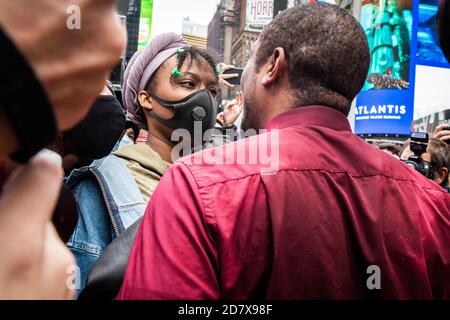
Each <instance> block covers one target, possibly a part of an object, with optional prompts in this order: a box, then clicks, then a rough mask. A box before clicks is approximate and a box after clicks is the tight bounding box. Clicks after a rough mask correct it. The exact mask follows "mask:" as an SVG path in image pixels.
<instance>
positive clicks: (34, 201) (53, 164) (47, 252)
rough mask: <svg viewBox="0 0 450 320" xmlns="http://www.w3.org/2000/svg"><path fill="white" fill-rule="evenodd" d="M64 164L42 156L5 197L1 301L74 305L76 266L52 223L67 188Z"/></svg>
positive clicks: (0, 214)
mask: <svg viewBox="0 0 450 320" xmlns="http://www.w3.org/2000/svg"><path fill="white" fill-rule="evenodd" d="M62 176H63V173H62V169H61V158H59V156H58V155H56V154H55V153H53V152H50V151H46V152H41V153H39V154H38V155H37V156H35V157H34V158H33V159H32V160H31V161H30V162H29V163H28V164H27V165H26V166H25V167H20V168H18V169H16V170H15V171H14V172H13V173H12V175H11V176H10V178H9V180H8V182H7V183H6V184H5V186H4V189H3V193H1V194H0V261H1V263H0V299H70V298H72V297H73V292H72V291H71V290H70V289H69V288H68V287H67V279H68V278H69V275H68V274H67V270H68V268H69V267H70V266H72V265H74V264H75V261H74V258H73V256H72V254H71V253H70V251H69V250H68V249H67V247H66V246H65V245H64V243H62V241H61V240H60V239H59V237H58V235H57V233H56V231H55V228H54V227H53V225H52V224H51V223H50V221H51V215H52V213H53V210H54V208H55V205H56V201H57V198H58V195H59V190H60V188H61V183H62Z"/></svg>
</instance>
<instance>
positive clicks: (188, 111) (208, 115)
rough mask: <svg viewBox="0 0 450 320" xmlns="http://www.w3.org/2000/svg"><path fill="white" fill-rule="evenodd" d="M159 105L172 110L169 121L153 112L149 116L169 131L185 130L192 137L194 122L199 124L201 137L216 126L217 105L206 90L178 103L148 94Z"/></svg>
mask: <svg viewBox="0 0 450 320" xmlns="http://www.w3.org/2000/svg"><path fill="white" fill-rule="evenodd" d="M150 96H151V97H152V98H153V99H155V100H156V101H157V102H158V103H159V104H161V105H162V106H164V107H166V108H173V109H174V110H175V115H174V116H173V117H172V118H171V119H163V118H161V117H160V116H158V115H157V114H156V113H155V112H154V111H152V112H150V115H151V116H152V117H153V118H155V119H156V120H158V121H159V122H160V123H162V124H163V125H165V126H166V127H169V128H171V129H186V130H188V131H189V133H190V134H191V137H194V128H195V122H200V123H201V128H202V137H203V134H204V133H205V132H206V131H207V130H208V129H212V128H214V126H215V124H216V117H217V109H218V104H217V101H216V99H215V98H214V96H213V95H212V94H211V92H210V91H209V90H208V89H203V90H200V91H197V92H194V93H193V94H190V95H189V96H187V97H186V98H184V99H182V100H179V101H168V100H164V99H161V98H159V97H157V96H155V95H152V94H150Z"/></svg>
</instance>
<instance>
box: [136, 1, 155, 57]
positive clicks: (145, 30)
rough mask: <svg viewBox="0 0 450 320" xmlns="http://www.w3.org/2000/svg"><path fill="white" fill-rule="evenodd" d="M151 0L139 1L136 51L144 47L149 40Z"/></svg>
mask: <svg viewBox="0 0 450 320" xmlns="http://www.w3.org/2000/svg"><path fill="white" fill-rule="evenodd" d="M152 17H153V0H141V17H140V20H139V39H138V49H140V48H143V47H146V46H147V45H148V44H149V42H150V40H151V33H152Z"/></svg>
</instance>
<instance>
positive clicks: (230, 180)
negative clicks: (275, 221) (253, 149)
mask: <svg viewBox="0 0 450 320" xmlns="http://www.w3.org/2000/svg"><path fill="white" fill-rule="evenodd" d="M182 163H183V162H182ZM183 165H184V166H185V167H186V168H188V170H189V172H190V173H191V175H192V177H194V180H195V183H196V184H197V188H198V189H199V190H200V189H203V188H210V187H213V186H215V185H218V184H223V183H227V182H232V181H239V180H243V179H247V178H249V177H253V176H262V175H261V173H259V172H257V173H251V174H247V175H244V176H242V177H238V178H233V179H227V180H223V181H217V182H213V183H211V184H208V185H204V186H199V185H198V182H197V180H196V179H195V176H194V175H193V173H192V171H191V170H190V169H189V166H188V165H186V164H185V163H183ZM290 171H302V172H305V171H324V172H328V173H331V174H339V173H341V174H346V175H348V176H350V177H352V178H355V179H361V178H370V177H376V176H380V177H385V178H387V179H392V180H396V181H404V182H412V183H414V184H416V185H417V186H418V187H420V188H422V189H426V190H434V191H437V192H442V193H445V190H439V189H437V188H432V187H427V186H422V185H420V184H419V183H417V181H415V180H413V179H402V178H397V177H392V176H388V175H385V174H382V173H375V174H367V175H353V174H351V173H349V172H347V171H332V170H327V169H296V168H291V169H281V170H278V172H290Z"/></svg>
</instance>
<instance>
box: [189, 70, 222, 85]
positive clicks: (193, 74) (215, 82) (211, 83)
mask: <svg viewBox="0 0 450 320" xmlns="http://www.w3.org/2000/svg"><path fill="white" fill-rule="evenodd" d="M185 75H190V76H192V77H193V78H194V79H195V80H196V81H199V80H200V76H199V75H198V74H196V73H193V72H190V71H185V72H183V76H185ZM204 82H205V83H206V84H207V85H217V81H215V80H207V81H204Z"/></svg>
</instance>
